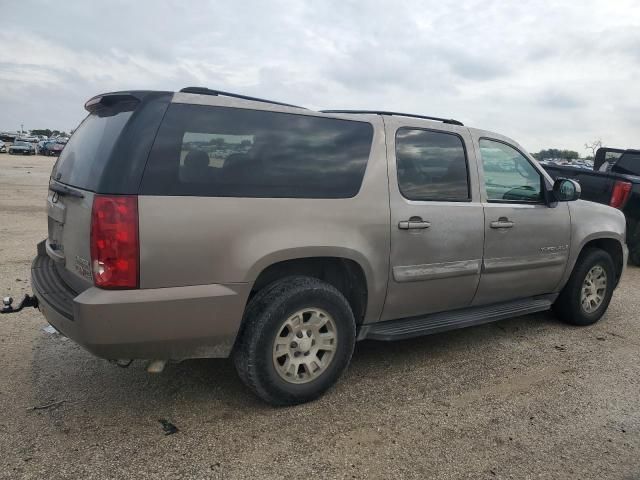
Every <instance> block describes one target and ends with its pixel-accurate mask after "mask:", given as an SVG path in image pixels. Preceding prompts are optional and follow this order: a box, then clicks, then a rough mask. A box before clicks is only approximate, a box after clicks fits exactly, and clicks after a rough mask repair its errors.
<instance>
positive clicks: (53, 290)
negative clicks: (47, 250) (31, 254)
mask: <svg viewBox="0 0 640 480" xmlns="http://www.w3.org/2000/svg"><path fill="white" fill-rule="evenodd" d="M39 250H40V249H39ZM31 286H32V288H33V293H34V294H35V295H36V297H37V298H38V300H39V301H40V302H42V303H45V304H46V305H48V306H50V307H51V308H53V309H54V310H55V311H56V312H58V313H59V314H60V315H62V316H64V317H66V318H68V319H69V320H73V299H74V298H75V297H76V296H77V295H78V294H77V293H76V292H75V291H74V290H72V289H71V287H69V286H68V285H67V284H66V283H64V281H63V280H62V277H61V276H60V274H59V273H58V270H57V269H56V264H55V262H54V261H53V260H52V259H51V258H49V256H47V255H46V254H42V253H40V252H39V253H38V256H37V257H36V258H34V260H33V263H32V264H31Z"/></svg>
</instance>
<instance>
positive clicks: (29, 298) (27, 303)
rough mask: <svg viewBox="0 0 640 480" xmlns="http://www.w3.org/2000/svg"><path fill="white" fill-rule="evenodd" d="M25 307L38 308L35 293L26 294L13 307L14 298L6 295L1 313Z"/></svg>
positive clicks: (14, 311)
mask: <svg viewBox="0 0 640 480" xmlns="http://www.w3.org/2000/svg"><path fill="white" fill-rule="evenodd" d="M25 307H33V308H38V299H37V298H36V296H35V295H25V296H24V298H23V299H22V301H21V302H20V303H19V304H18V306H17V307H15V308H14V307H13V298H11V297H4V298H3V299H2V310H0V313H16V312H19V311H20V310H22V309H23V308H25Z"/></svg>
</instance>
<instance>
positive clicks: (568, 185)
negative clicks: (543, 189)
mask: <svg viewBox="0 0 640 480" xmlns="http://www.w3.org/2000/svg"><path fill="white" fill-rule="evenodd" d="M581 192H582V190H581V188H580V184H579V183H578V182H576V181H575V180H570V179H568V178H558V179H557V180H556V181H555V182H554V183H553V196H554V197H555V199H556V200H557V201H558V202H573V201H574V200H578V199H579V198H580V193H581Z"/></svg>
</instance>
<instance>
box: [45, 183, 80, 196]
mask: <svg viewBox="0 0 640 480" xmlns="http://www.w3.org/2000/svg"><path fill="white" fill-rule="evenodd" d="M49 189H50V190H53V191H54V192H56V193H57V194H58V195H69V196H70V197H78V198H84V194H83V193H82V192H79V191H78V190H75V189H73V188H69V187H67V186H66V185H61V184H59V183H53V182H52V183H50V184H49Z"/></svg>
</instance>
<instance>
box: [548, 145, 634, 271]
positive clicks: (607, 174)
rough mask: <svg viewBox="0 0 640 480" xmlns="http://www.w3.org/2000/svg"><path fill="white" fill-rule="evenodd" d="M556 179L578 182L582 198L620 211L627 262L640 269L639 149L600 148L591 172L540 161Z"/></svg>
mask: <svg viewBox="0 0 640 480" xmlns="http://www.w3.org/2000/svg"><path fill="white" fill-rule="evenodd" d="M541 165H542V166H543V167H544V169H545V170H546V171H547V173H549V175H551V176H552V177H553V178H554V179H555V178H570V179H572V180H576V181H577V182H579V183H580V187H581V188H582V194H581V198H582V199H584V200H589V201H592V202H597V203H603V204H605V205H610V206H612V207H615V208H618V209H620V210H622V212H623V213H624V215H625V217H626V219H627V245H628V247H629V260H630V261H631V263H632V264H634V265H637V266H640V150H623V149H619V148H607V147H603V148H599V149H598V150H597V152H596V157H595V159H594V163H593V170H587V169H584V168H576V167H571V166H567V165H554V164H549V163H547V162H541Z"/></svg>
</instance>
